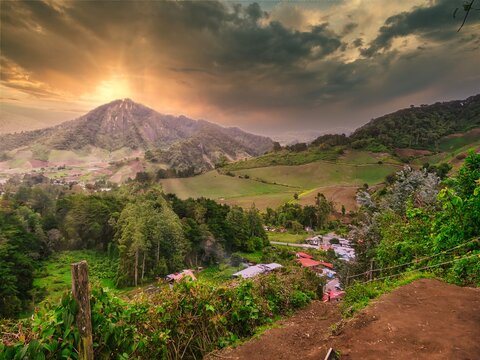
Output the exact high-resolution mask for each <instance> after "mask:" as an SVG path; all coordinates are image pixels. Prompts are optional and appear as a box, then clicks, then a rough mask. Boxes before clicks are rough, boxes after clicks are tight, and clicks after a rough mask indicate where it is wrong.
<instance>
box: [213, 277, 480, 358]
mask: <svg viewBox="0 0 480 360" xmlns="http://www.w3.org/2000/svg"><path fill="white" fill-rule="evenodd" d="M340 320H341V316H340V314H339V311H338V309H337V307H336V306H335V305H333V304H324V303H321V302H318V301H316V302H313V303H312V304H310V306H308V307H307V308H306V309H304V310H302V311H300V312H298V313H297V314H296V315H294V316H293V317H291V318H289V319H286V320H283V321H281V322H280V325H281V326H282V327H280V328H275V329H271V330H269V331H267V332H265V333H264V334H263V335H262V336H260V337H258V338H256V339H253V340H251V341H249V342H247V343H245V344H243V345H241V346H239V347H237V348H236V349H230V350H227V351H224V352H222V353H219V354H216V355H212V356H210V357H209V359H215V358H217V359H248V360H255V359H324V357H325V355H326V352H327V350H328V349H329V348H330V347H333V348H334V349H335V350H337V351H340V355H341V359H342V360H343V359H362V360H363V359H396V360H406V359H409V360H410V359H429V360H431V359H449V360H450V359H455V360H457V359H465V360H466V359H470V360H475V359H480V340H479V339H480V289H473V288H461V287H458V286H454V285H449V284H445V283H443V282H441V281H438V280H432V279H422V280H417V281H415V282H413V283H411V284H409V285H406V286H403V287H401V288H399V289H397V290H395V291H393V292H392V293H390V294H386V295H384V296H382V297H381V298H380V299H379V300H378V301H376V302H375V303H373V304H372V305H371V306H369V307H368V308H367V309H365V310H364V311H362V312H361V313H360V314H358V315H357V316H356V317H355V318H353V319H352V320H349V321H347V322H341V321H340ZM332 324H337V325H336V326H335V325H334V326H333V327H332ZM334 327H336V329H337V330H336V334H335V335H333V334H332V329H333V328H334Z"/></svg>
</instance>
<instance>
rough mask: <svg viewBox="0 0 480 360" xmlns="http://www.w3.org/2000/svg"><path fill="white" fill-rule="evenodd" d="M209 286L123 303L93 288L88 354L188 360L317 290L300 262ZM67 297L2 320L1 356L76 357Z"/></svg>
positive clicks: (180, 287) (185, 285) (189, 285)
mask: <svg viewBox="0 0 480 360" xmlns="http://www.w3.org/2000/svg"><path fill="white" fill-rule="evenodd" d="M283 271H284V272H283V273H281V274H276V273H274V274H269V275H264V276H260V277H259V278H258V279H256V280H255V281H242V282H240V283H239V284H238V286H220V287H217V286H212V285H208V284H205V283H202V282H192V281H188V280H186V281H183V282H181V283H179V284H177V285H175V286H174V288H173V290H171V289H169V288H168V287H163V288H160V289H159V292H158V293H157V294H154V295H150V296H147V295H141V296H140V297H139V298H138V299H136V300H135V301H131V302H126V301H123V300H120V299H119V298H117V297H114V296H112V295H111V294H109V293H108V292H105V291H103V290H98V289H94V291H93V293H92V298H91V306H92V326H93V342H94V352H95V357H96V358H99V359H106V358H114V359H126V358H138V359H152V358H156V359H177V358H185V359H194V358H199V357H202V356H203V355H205V354H206V353H208V352H210V351H212V350H214V349H217V348H221V347H224V346H227V345H229V344H232V343H235V342H236V341H237V340H238V339H240V338H244V337H248V336H251V335H253V334H254V332H255V329H256V328H257V327H258V326H261V325H264V324H266V323H269V322H271V321H272V320H273V319H275V318H276V317H277V316H279V315H286V314H288V313H289V312H290V311H292V310H293V309H296V308H299V307H302V306H304V305H305V304H307V303H308V302H309V301H310V300H311V299H313V298H316V297H317V296H321V288H322V283H321V280H320V279H319V278H318V277H316V276H315V275H312V274H311V273H309V272H307V271H304V270H303V269H300V268H294V269H291V270H285V269H284V270H283ZM75 313H76V307H75V303H74V302H73V301H72V299H71V296H65V297H64V298H63V300H62V302H61V304H60V305H59V306H57V307H54V308H52V309H49V310H47V311H44V312H37V313H36V314H35V316H34V317H33V320H30V319H28V320H23V321H21V322H18V323H13V322H4V323H3V324H2V325H1V326H2V334H4V335H3V338H2V343H1V345H0V351H2V352H3V353H4V354H5V355H6V356H5V357H6V359H21V358H23V356H28V357H31V358H37V357H41V358H48V359H52V358H60V357H62V358H68V357H70V358H72V359H76V358H77V354H76V351H75V349H76V348H78V340H79V338H78V332H77V331H76V329H75V327H74V326H72V323H73V319H74V315H75Z"/></svg>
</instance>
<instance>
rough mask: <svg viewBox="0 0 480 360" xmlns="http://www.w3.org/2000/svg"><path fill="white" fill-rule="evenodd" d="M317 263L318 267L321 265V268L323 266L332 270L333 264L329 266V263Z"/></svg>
mask: <svg viewBox="0 0 480 360" xmlns="http://www.w3.org/2000/svg"><path fill="white" fill-rule="evenodd" d="M319 263H320V265H322V266H325V267H327V268H329V269H333V264H331V263H328V262H326V261H319Z"/></svg>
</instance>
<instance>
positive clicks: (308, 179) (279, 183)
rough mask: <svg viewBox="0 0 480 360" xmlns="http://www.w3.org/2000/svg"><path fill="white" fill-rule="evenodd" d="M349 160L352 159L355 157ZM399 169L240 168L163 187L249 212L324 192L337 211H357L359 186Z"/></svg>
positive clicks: (330, 165) (307, 201)
mask: <svg viewBox="0 0 480 360" xmlns="http://www.w3.org/2000/svg"><path fill="white" fill-rule="evenodd" d="M348 156H349V158H350V160H351V159H353V155H352V154H349V155H348ZM359 156H360V157H361V158H362V159H364V160H366V159H367V157H368V156H369V155H368V154H365V153H360V154H359ZM396 170H398V166H397V165H393V164H375V163H367V164H363V165H358V164H353V163H342V162H338V163H334V162H327V161H316V162H313V163H309V164H304V165H297V166H269V167H263V168H254V169H246V170H238V171H235V172H234V174H235V176H227V175H223V174H220V173H218V172H217V171H210V172H208V173H205V174H202V175H198V176H194V177H190V178H174V179H163V180H160V183H161V184H162V187H163V189H164V191H165V192H167V193H175V194H176V195H177V196H179V197H180V198H182V199H186V198H188V197H193V198H198V197H208V198H211V199H214V200H217V201H219V202H221V203H225V204H229V205H239V206H242V207H245V208H247V207H250V206H251V205H252V204H255V206H256V207H257V208H259V209H261V210H264V209H266V208H267V207H271V208H275V207H278V206H280V205H281V204H283V203H285V202H289V201H292V202H294V201H296V200H294V194H295V193H296V194H297V195H299V199H298V200H297V202H298V203H300V204H302V205H312V204H313V203H314V201H315V196H316V195H317V193H318V192H321V193H324V194H325V196H326V197H327V198H328V199H329V200H331V201H333V202H334V203H335V204H336V209H337V210H338V211H340V209H341V206H342V205H345V208H346V210H347V211H353V210H355V209H356V202H355V194H356V190H357V188H358V187H359V186H362V185H363V184H365V183H366V184H369V185H374V184H378V183H380V182H382V181H383V180H384V179H385V177H386V176H387V175H388V174H391V173H393V172H395V171H396ZM245 175H246V176H245Z"/></svg>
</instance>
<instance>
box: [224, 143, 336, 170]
mask: <svg viewBox="0 0 480 360" xmlns="http://www.w3.org/2000/svg"><path fill="white" fill-rule="evenodd" d="M338 156H339V155H338V152H337V151H335V150H333V149H332V150H320V149H319V148H311V149H308V150H306V151H300V152H292V151H287V150H282V151H278V152H272V153H268V154H265V155H262V156H259V157H256V158H252V159H248V160H242V161H237V162H234V163H232V164H228V165H226V166H225V167H224V168H223V169H224V170H225V171H235V170H243V169H253V168H258V167H265V166H277V165H290V166H291V165H302V164H308V163H311V162H314V161H318V160H328V161H335V160H336V159H337V158H338Z"/></svg>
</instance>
